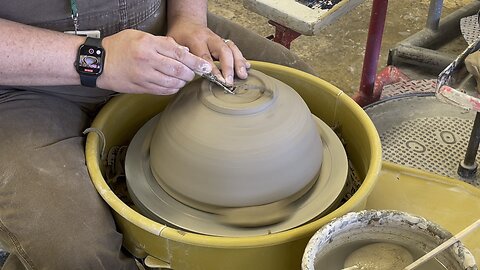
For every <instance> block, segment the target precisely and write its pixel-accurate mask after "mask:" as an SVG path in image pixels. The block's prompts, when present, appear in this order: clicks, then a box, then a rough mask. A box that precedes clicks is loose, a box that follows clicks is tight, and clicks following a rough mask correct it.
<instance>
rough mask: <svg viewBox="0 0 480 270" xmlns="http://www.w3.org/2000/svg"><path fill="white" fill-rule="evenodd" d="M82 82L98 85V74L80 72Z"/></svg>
mask: <svg viewBox="0 0 480 270" xmlns="http://www.w3.org/2000/svg"><path fill="white" fill-rule="evenodd" d="M80 83H81V84H82V85H83V86H87V87H97V76H92V75H85V74H80Z"/></svg>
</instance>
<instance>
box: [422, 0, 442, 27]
mask: <svg viewBox="0 0 480 270" xmlns="http://www.w3.org/2000/svg"><path fill="white" fill-rule="evenodd" d="M442 7H443V0H431V1H430V7H429V9H428V17H427V24H426V25H425V27H426V28H427V29H430V30H433V31H437V30H438V25H439V24H440V17H441V16H442Z"/></svg>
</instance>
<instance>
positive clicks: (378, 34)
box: [356, 0, 388, 105]
mask: <svg viewBox="0 0 480 270" xmlns="http://www.w3.org/2000/svg"><path fill="white" fill-rule="evenodd" d="M387 7H388V0H373V5H372V12H371V15H370V26H369V29H368V38H367V45H366V48H365V57H364V59H363V69H362V78H361V81H360V89H359V95H357V96H359V98H358V99H356V101H357V102H359V103H364V102H362V100H365V99H371V98H372V97H373V87H374V85H375V78H376V73H377V65H378V59H379V56H380V49H381V45H382V37H383V29H384V27H385V18H386V15H387ZM360 105H366V104H360Z"/></svg>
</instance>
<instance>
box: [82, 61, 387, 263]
mask: <svg viewBox="0 0 480 270" xmlns="http://www.w3.org/2000/svg"><path fill="white" fill-rule="evenodd" d="M252 67H253V68H254V69H257V70H259V71H261V72H263V73H265V74H267V75H270V76H272V77H275V78H277V79H279V80H281V81H283V82H284V83H286V84H288V85H290V86H291V87H292V88H293V89H295V90H296V91H297V92H298V93H299V94H300V95H301V96H302V98H303V99H304V100H305V102H306V103H307V105H308V106H309V108H310V110H311V112H312V113H313V114H315V115H316V116H317V117H319V118H320V119H322V120H323V121H324V122H325V123H326V124H327V125H329V126H330V127H332V128H333V129H334V130H335V131H336V132H337V133H339V134H340V137H341V138H342V139H343V140H344V143H345V148H346V152H347V155H348V158H349V160H350V162H351V164H352V167H354V169H355V173H356V174H357V176H358V178H359V179H360V180H361V181H363V183H362V185H361V187H360V188H359V189H358V190H357V191H356V193H355V194H354V195H353V196H352V197H351V198H350V199H349V200H348V201H347V202H346V203H344V204H343V205H342V206H340V207H339V208H337V209H336V210H334V211H333V212H331V213H330V214H328V215H326V216H324V217H322V218H320V219H318V220H315V221H313V222H310V223H308V224H305V225H302V226H300V227H297V228H294V229H291V230H288V231H284V232H280V233H274V234H269V235H264V236H255V237H238V238H235V237H215V236H206V235H200V234H195V233H191V232H186V231H182V230H178V229H175V228H171V227H167V226H164V225H162V224H160V223H157V222H155V221H153V220H150V219H148V218H146V217H144V216H143V215H141V214H139V213H138V212H136V211H135V210H134V209H133V208H131V207H130V206H129V205H127V204H125V203H124V202H122V201H121V200H120V199H119V198H118V197H117V195H116V194H115V193H114V192H113V191H112V190H111V189H110V187H109V186H108V185H107V183H106V181H105V179H104V177H103V175H102V172H103V170H104V167H103V163H102V162H103V161H102V159H101V155H102V151H103V150H102V149H103V148H105V149H110V148H111V147H112V146H116V145H127V144H128V143H129V141H130V140H131V139H132V138H133V136H134V135H135V133H136V132H137V130H138V129H139V128H140V127H141V126H142V125H143V124H144V123H145V122H146V121H147V120H148V119H150V118H151V117H153V116H154V115H156V114H158V113H159V112H161V111H162V110H163V108H164V107H165V106H166V104H168V102H169V101H170V99H171V97H165V96H151V95H121V96H118V97H115V98H114V99H112V100H111V101H110V102H109V103H108V104H107V105H106V106H105V107H104V108H103V109H102V110H101V112H100V113H99V114H98V116H97V117H96V119H95V121H94V122H93V124H92V128H94V129H97V130H99V131H101V133H103V135H104V137H105V141H106V144H105V146H103V145H102V144H103V140H102V139H101V137H100V136H99V135H98V133H90V134H89V135H88V137H87V144H86V160H87V166H88V169H89V172H90V175H91V178H92V181H93V183H94V185H95V187H96V189H97V190H98V192H99V193H100V195H101V196H102V197H103V199H104V200H105V201H106V202H107V203H108V204H109V205H110V207H111V208H112V210H113V215H114V218H115V220H116V222H117V225H118V228H119V230H120V231H121V232H123V234H124V246H125V247H126V248H127V249H128V250H129V251H130V252H132V253H133V254H134V255H135V256H137V257H140V258H143V257H146V256H148V258H149V259H152V258H155V259H157V263H158V262H162V264H163V267H164V268H166V269H175V270H181V269H189V270H192V269H205V270H216V269H218V270H220V269H221V270H224V269H229V270H236V269H239V270H240V269H241V270H244V269H262V270H268V269H272V270H273V269H275V270H281V269H285V270H287V269H288V270H291V269H300V267H301V258H302V254H303V252H304V250H305V247H306V244H307V242H308V240H309V239H310V237H311V236H312V235H313V234H314V233H315V232H316V231H317V230H318V229H319V228H320V227H321V226H322V225H324V224H326V223H327V222H329V221H330V220H332V219H333V218H335V217H339V216H342V215H344V214H346V213H348V212H351V211H357V210H362V209H365V207H366V199H367V197H368V195H369V194H370V193H371V192H372V190H373V188H374V186H375V183H376V181H377V177H378V174H379V172H380V169H381V145H380V139H379V137H378V134H377V131H376V129H375V127H374V125H373V123H372V122H371V120H370V118H369V117H368V116H367V114H366V113H365V112H364V111H363V110H362V109H361V108H360V107H359V106H358V105H357V104H356V103H355V102H354V101H353V100H352V99H351V98H350V97H348V95H346V94H345V93H343V92H342V91H340V90H339V89H338V88H336V87H334V86H333V85H331V84H329V83H327V82H325V81H323V80H321V79H319V78H317V77H315V76H312V75H309V74H307V73H304V72H301V71H298V70H295V69H291V68H288V67H284V66H279V65H275V64H270V63H263V62H254V61H252Z"/></svg>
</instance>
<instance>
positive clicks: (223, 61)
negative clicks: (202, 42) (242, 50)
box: [210, 38, 234, 85]
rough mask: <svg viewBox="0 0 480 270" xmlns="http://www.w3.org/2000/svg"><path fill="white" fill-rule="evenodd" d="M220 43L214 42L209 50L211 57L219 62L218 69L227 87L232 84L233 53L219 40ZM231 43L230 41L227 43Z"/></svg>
mask: <svg viewBox="0 0 480 270" xmlns="http://www.w3.org/2000/svg"><path fill="white" fill-rule="evenodd" d="M219 40H220V42H221V43H220V42H215V44H214V45H213V46H212V47H211V48H210V51H211V54H212V56H213V57H215V58H216V59H218V60H219V61H220V68H221V69H222V75H223V78H225V82H226V83H227V84H229V85H232V84H233V76H234V70H233V66H234V62H233V53H232V50H231V49H230V48H229V46H228V45H227V44H226V43H225V42H223V40H222V39H220V38H219ZM228 42H231V41H228Z"/></svg>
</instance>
